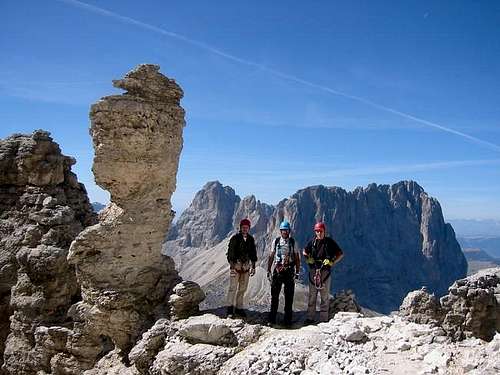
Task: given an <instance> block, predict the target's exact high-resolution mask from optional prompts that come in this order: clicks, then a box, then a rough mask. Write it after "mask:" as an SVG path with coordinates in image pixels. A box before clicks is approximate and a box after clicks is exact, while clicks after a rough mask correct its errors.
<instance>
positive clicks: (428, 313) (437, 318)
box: [399, 288, 442, 324]
mask: <svg viewBox="0 0 500 375" xmlns="http://www.w3.org/2000/svg"><path fill="white" fill-rule="evenodd" d="M399 313H400V314H401V315H402V316H405V317H407V318H408V320H410V321H412V322H415V323H419V324H440V323H441V321H442V310H441V304H440V303H439V300H438V299H437V298H436V296H435V295H434V294H429V293H428V292H427V289H426V288H422V289H420V290H414V291H413V292H410V293H408V295H407V296H406V297H405V299H404V300H403V303H402V304H401V306H400V307H399Z"/></svg>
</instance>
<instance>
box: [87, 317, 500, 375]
mask: <svg viewBox="0 0 500 375" xmlns="http://www.w3.org/2000/svg"><path fill="white" fill-rule="evenodd" d="M228 340H229V341H228ZM206 341H209V342H210V343H206ZM499 349H500V334H497V335H496V336H495V337H494V338H493V340H492V341H491V342H489V343H488V342H485V341H482V340H480V339H471V338H469V339H466V340H464V341H461V342H460V343H455V342H453V341H451V340H450V338H449V337H448V336H446V333H445V332H444V330H442V329H441V328H439V327H435V326H432V325H429V324H416V323H409V322H407V321H406V320H404V319H402V318H401V317H399V316H393V317H388V316H380V317H365V316H363V315H362V314H358V313H338V314H337V315H336V316H335V318H334V319H331V320H330V321H329V322H327V323H321V324H318V325H317V326H306V327H302V328H299V329H294V330H286V329H273V328H267V327H262V326H260V325H258V324H249V323H247V322H243V321H241V320H239V319H223V318H218V317H216V316H214V315H212V314H205V315H201V316H198V317H193V318H189V319H186V320H181V321H178V322H168V321H166V320H162V321H159V322H157V324H156V325H155V326H153V327H152V328H151V329H150V330H149V331H148V332H146V333H145V334H144V335H143V337H142V339H141V340H140V341H139V342H138V344H137V345H136V346H135V347H134V348H133V349H132V351H131V354H130V358H131V360H132V363H131V364H130V365H126V364H124V363H123V362H120V361H119V360H117V358H116V356H114V354H112V353H110V354H108V356H107V357H105V358H103V359H102V360H101V361H100V362H99V364H98V366H96V368H95V369H94V370H92V371H91V372H87V374H95V375H104V374H110V373H111V374H148V373H149V374H176V375H183V374H199V375H206V374H213V375H215V374H218V375H229V374H231V375H234V374H235V375H239V374H241V375H243V374H245V375H246V374H269V373H272V374H276V375H292V374H306V375H319V374H337V373H338V374H344V373H345V374H395V375H399V374H433V373H435V374H436V373H439V374H465V373H467V374H474V375H479V374H481V375H482V374H491V375H493V374H496V373H498V370H499V369H500V359H499V358H498V355H497V354H498V350H499Z"/></svg>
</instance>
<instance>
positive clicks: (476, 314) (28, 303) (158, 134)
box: [0, 65, 500, 375]
mask: <svg viewBox="0 0 500 375" xmlns="http://www.w3.org/2000/svg"><path fill="white" fill-rule="evenodd" d="M116 85H117V86H118V87H121V88H124V89H125V90H127V92H126V93H125V94H122V95H113V96H110V97H105V98H103V99H101V100H100V101H99V102H97V103H96V104H94V105H93V106H92V108H91V131H90V133H91V136H92V138H93V142H94V147H95V152H96V155H95V159H94V168H93V170H94V174H95V176H96V181H97V182H98V184H99V185H100V186H102V187H104V188H106V189H108V190H109V192H110V193H111V202H110V204H109V205H108V206H107V207H106V208H105V209H104V210H102V211H100V213H99V216H98V217H96V215H95V213H94V212H93V211H92V208H91V205H90V203H89V201H88V198H87V195H86V192H85V188H84V187H83V185H81V184H80V183H78V181H77V179H76V176H75V175H74V174H73V173H72V172H71V169H70V168H71V165H72V164H74V162H75V161H74V159H72V158H70V157H67V156H64V155H62V154H61V151H60V149H59V147H58V145H57V144H56V143H55V142H54V141H53V140H52V138H51V137H50V135H49V134H48V133H47V132H44V131H35V132H34V133H33V134H31V135H14V136H11V137H8V138H6V139H4V140H0V196H1V198H2V199H1V200H0V234H1V237H0V293H1V295H0V297H1V300H0V308H1V310H0V311H1V313H2V314H1V320H0V333H1V335H0V350H1V351H2V358H3V364H2V367H1V370H0V373H1V374H2V375H3V374H9V375H10V374H16V375H17V374H20V375H31V374H37V375H48V374H54V375H55V374H57V375H63V374H72V375H73V374H74V375H76V374H85V375H104V374H106V375H112V374H120V375H123V374H125V375H127V374H129V375H139V374H141V375H142V374H154V375H160V374H161V375H183V374H186V375H187V374H190V375H197V374H199V375H202V374H203V375H210V374H221V375H222V374H227V375H229V374H277V375H285V374H286V375H288V374H301V375H319V374H435V373H441V374H465V373H467V374H473V375H479V374H481V375H482V374H487V375H488V374H497V373H498V372H499V371H500V360H499V356H498V352H499V350H500V334H499V333H498V330H499V328H500V324H499V323H500V316H499V314H500V309H499V300H500V269H499V268H497V269H490V270H485V271H481V273H480V274H478V275H475V276H474V277H470V278H466V279H460V280H457V281H456V282H455V283H454V284H453V285H452V286H451V287H450V289H449V290H448V294H446V295H445V296H443V297H441V298H440V299H438V298H437V297H435V296H434V295H432V294H430V293H428V292H427V291H425V290H417V291H414V292H413V293H410V294H409V295H408V296H407V297H406V299H405V303H404V304H403V306H402V307H401V310H400V311H399V312H397V313H395V314H393V315H392V316H374V314H371V313H369V311H367V310H361V309H359V306H358V305H357V304H356V302H355V300H354V298H353V295H352V293H349V292H345V293H338V294H336V296H335V298H334V299H333V300H332V301H331V302H332V303H331V309H330V311H331V314H332V316H331V319H330V321H329V322H327V323H321V324H318V325H311V326H305V327H304V326H302V324H301V322H300V321H297V322H296V323H295V326H294V327H293V329H280V328H279V327H267V326H265V325H264V323H265V322H266V314H265V313H261V312H258V311H251V310H249V311H248V317H247V318H246V319H245V320H241V319H227V318H225V317H224V316H223V314H221V313H220V311H221V310H218V309H212V310H210V311H200V310H199V307H198V305H199V303H200V302H201V301H202V300H203V298H205V295H207V296H208V295H209V294H210V293H209V291H207V290H205V292H204V291H203V290H202V289H201V288H200V286H199V285H197V284H196V283H194V282H192V281H189V280H181V278H180V277H179V275H178V274H177V272H176V271H175V269H174V263H173V261H172V259H171V258H169V257H167V256H164V255H161V253H160V247H161V243H162V240H163V239H164V236H165V234H166V232H167V230H168V227H169V226H170V221H171V219H172V212H171V206H170V197H171V194H172V192H173V190H174V188H175V176H176V172H177V167H178V160H179V154H180V152H181V148H182V129H183V127H184V111H183V109H182V108H181V107H180V104H179V101H180V98H181V96H182V90H181V89H180V87H179V86H178V85H177V84H176V83H175V82H174V81H173V80H171V79H168V78H166V77H165V76H163V75H162V74H160V73H159V67H158V66H155V65H140V66H138V67H137V68H136V69H134V70H133V71H131V72H130V73H128V74H127V75H126V76H125V77H124V79H122V80H118V81H116ZM212 188H213V189H214V190H218V187H217V186H213V187H212ZM219 192H220V193H221V196H232V202H234V206H233V204H232V203H231V204H230V205H229V206H230V207H233V213H232V214H231V220H229V216H224V215H222V216H219V217H217V218H214V220H218V222H220V223H221V224H220V228H223V229H221V230H222V231H226V230H228V231H229V232H231V230H232V229H231V228H230V227H231V226H232V228H234V224H235V223H237V222H238V220H239V218H241V217H246V216H250V217H251V218H252V220H253V222H254V223H256V224H257V225H255V230H257V233H256V237H257V238H258V241H260V243H265V242H266V241H268V239H267V237H266V235H265V234H264V232H263V231H264V228H266V227H268V224H267V223H268V222H271V223H272V225H276V223H277V222H278V220H279V219H280V218H279V216H276V211H275V210H276V208H273V207H271V206H268V205H266V204H264V203H261V202H259V201H258V200H257V199H255V197H247V198H244V199H240V200H238V198H237V197H236V196H235V195H234V192H233V193H231V191H230V190H229V189H222V191H220V189H219ZM278 206H279V205H278ZM213 207H222V206H221V205H220V204H219V202H215V201H213V202H209V204H205V203H204V202H202V201H201V202H200V211H203V212H204V213H205V214H206V215H207V217H208V216H210V210H211V209H212V208H213ZM279 207H281V206H279ZM282 207H283V210H286V209H290V208H287V207H288V206H287V205H286V204H285V203H284V204H283V206H282ZM292 207H293V204H292ZM228 223H229V224H228ZM334 223H335V221H333V224H334ZM205 224H206V223H205V222H204V221H203V220H201V221H199V222H198V225H201V226H203V225H205ZM425 226H426V225H424V227H425ZM210 228H211V227H210V226H207V227H206V229H210ZM228 228H229V229H228ZM177 229H178V232H177V233H187V232H183V230H182V228H177ZM268 229H269V228H268ZM271 229H275V228H271ZM207 233H208V234H205V235H204V236H201V237H196V239H194V238H192V239H190V241H192V242H191V244H198V245H199V244H201V246H211V244H212V243H213V242H211V238H212V237H213V236H214V232H210V231H208V232H207ZM430 238H432V237H430ZM182 241H183V240H182ZM193 241H194V242H193ZM186 243H187V242H186ZM221 244H224V240H223V241H222V242H220V243H219V244H216V245H215V247H214V248H216V247H217V246H220V245H221ZM430 245H431V246H430V247H426V249H428V250H429V251H428V254H431V255H432V254H433V253H434V251H437V250H435V249H434V248H433V247H432V245H433V244H430ZM188 249H191V250H193V249H198V250H199V249H205V248H202V247H198V248H195V247H190V248H189V247H188ZM205 250H206V249H205ZM221 253H222V254H224V252H216V253H215V252H214V255H218V254H221ZM206 266H207V265H206V262H205V263H201V267H200V268H202V269H203V267H206ZM225 271H227V269H224V270H223V272H225ZM266 287H267V286H266V285H260V289H262V290H264V289H266ZM219 289H220V288H219Z"/></svg>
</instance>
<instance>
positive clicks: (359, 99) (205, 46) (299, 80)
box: [57, 0, 500, 151]
mask: <svg viewBox="0 0 500 375" xmlns="http://www.w3.org/2000/svg"><path fill="white" fill-rule="evenodd" d="M57 1H61V2H64V3H67V4H70V5H73V6H76V7H79V8H82V9H85V10H87V11H90V12H93V13H96V14H99V15H101V16H106V17H110V18H114V19H116V20H119V21H121V22H124V23H128V24H131V25H134V26H138V27H141V28H143V29H145V30H149V31H153V32H155V33H158V34H161V35H165V36H168V37H171V38H175V39H179V40H182V41H183V42H186V43H188V44H191V45H194V46H196V47H199V48H202V49H204V50H206V51H209V52H211V53H213V54H216V55H218V56H221V57H224V58H226V59H228V60H231V61H234V62H237V63H240V64H244V65H248V66H252V67H255V68H259V69H261V70H264V71H266V72H268V73H270V74H272V75H274V76H276V77H280V78H283V79H286V80H289V81H292V82H296V83H299V84H302V85H305V86H309V87H312V88H315V89H319V90H322V91H325V92H327V93H330V94H333V95H338V96H342V97H344V98H348V99H351V100H354V101H357V102H360V103H364V104H366V105H368V106H370V107H373V108H377V109H379V110H381V111H385V112H389V113H392V114H395V115H397V116H400V117H403V118H406V119H409V120H412V121H415V122H418V123H420V124H422V125H425V126H428V127H431V128H434V129H439V130H442V131H444V132H447V133H451V134H454V135H458V136H460V137H462V138H465V139H467V140H469V141H471V142H474V143H477V144H480V145H483V146H487V147H488V148H491V149H493V150H495V151H500V146H499V145H497V144H494V143H491V142H488V141H485V140H482V139H479V138H476V137H473V136H471V135H469V134H465V133H462V132H460V131H458V130H454V129H451V128H448V127H446V126H443V125H439V124H436V123H435V122H431V121H427V120H424V119H422V118H419V117H416V116H413V115H410V114H408V113H404V112H401V111H398V110H396V109H393V108H390V107H386V106H384V105H381V104H378V103H375V102H372V101H371V100H368V99H365V98H362V97H360V96H356V95H350V94H347V93H344V92H342V91H338V90H334V89H332V88H330V87H327V86H323V85H320V84H317V83H314V82H310V81H307V80H304V79H302V78H299V77H296V76H294V75H290V74H286V73H283V72H280V71H279V70H275V69H272V68H269V67H267V66H265V65H262V64H259V63H256V62H253V61H250V60H246V59H242V58H240V57H237V56H234V55H231V54H229V53H226V52H223V51H221V50H219V49H217V48H214V47H212V46H210V45H208V44H206V43H203V42H200V41H198V40H194V39H191V38H188V37H186V36H184V35H181V34H177V33H174V32H172V31H167V30H164V29H162V28H159V27H157V26H153V25H150V24H148V23H145V22H141V21H138V20H135V19H133V18H130V17H126V16H122V15H120V14H118V13H115V12H111V11H109V10H106V9H102V8H99V7H96V6H94V5H90V4H87V3H84V2H82V1H78V0H57Z"/></svg>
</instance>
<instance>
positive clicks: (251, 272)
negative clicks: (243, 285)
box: [250, 267, 255, 276]
mask: <svg viewBox="0 0 500 375" xmlns="http://www.w3.org/2000/svg"><path fill="white" fill-rule="evenodd" d="M253 275H255V267H252V268H250V276H253Z"/></svg>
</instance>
